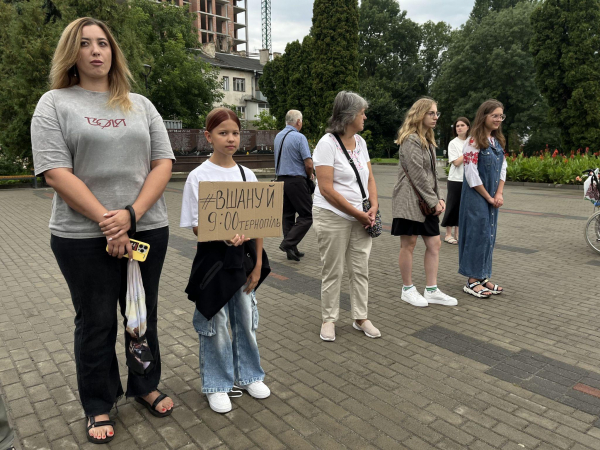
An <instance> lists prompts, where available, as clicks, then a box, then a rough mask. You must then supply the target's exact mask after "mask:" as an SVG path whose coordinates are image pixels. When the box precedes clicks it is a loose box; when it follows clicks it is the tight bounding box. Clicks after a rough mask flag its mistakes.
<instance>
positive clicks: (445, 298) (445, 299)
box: [423, 289, 458, 306]
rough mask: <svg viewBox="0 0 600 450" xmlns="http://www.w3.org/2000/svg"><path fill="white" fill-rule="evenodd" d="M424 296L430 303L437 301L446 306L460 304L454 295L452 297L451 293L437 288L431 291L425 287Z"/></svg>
mask: <svg viewBox="0 0 600 450" xmlns="http://www.w3.org/2000/svg"><path fill="white" fill-rule="evenodd" d="M423 296H424V297H425V300H427V302H428V303H435V304H437V305H444V306H456V305H458V300H456V299H455V298H454V297H450V296H449V295H446V294H444V293H443V292H442V291H440V290H439V289H436V290H435V291H433V292H429V291H428V290H427V289H425V292H423Z"/></svg>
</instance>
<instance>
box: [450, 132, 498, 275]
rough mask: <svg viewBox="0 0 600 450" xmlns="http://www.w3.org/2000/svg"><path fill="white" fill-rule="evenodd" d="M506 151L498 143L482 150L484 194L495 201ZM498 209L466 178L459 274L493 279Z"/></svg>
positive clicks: (480, 171) (461, 224) (481, 171)
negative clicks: (486, 193) (493, 256)
mask: <svg viewBox="0 0 600 450" xmlns="http://www.w3.org/2000/svg"><path fill="white" fill-rule="evenodd" d="M503 162H504V150H503V149H502V147H501V146H500V144H499V143H498V141H496V140H495V139H494V140H493V144H490V145H489V147H488V148H486V149H485V150H480V151H479V155H478V160H477V170H478V172H479V177H480V178H481V181H482V183H483V187H484V188H485V190H486V191H487V192H488V193H489V194H490V195H491V196H492V197H493V196H494V195H496V191H497V190H498V184H499V183H500V174H501V172H502V164H503ZM499 211H500V210H499V208H494V207H493V206H492V205H491V204H489V203H488V202H487V201H486V200H485V198H483V197H482V196H481V195H480V194H479V192H477V191H476V190H475V188H472V187H470V186H469V183H467V180H466V177H465V178H463V186H462V193H461V202H460V212H459V229H460V239H459V241H458V261H459V268H458V273H460V274H461V275H464V276H467V277H471V278H477V279H480V280H481V279H483V278H490V277H491V276H492V254H493V252H494V245H495V244H496V231H497V228H498V212H499Z"/></svg>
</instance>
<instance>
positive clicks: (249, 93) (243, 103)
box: [215, 67, 260, 120]
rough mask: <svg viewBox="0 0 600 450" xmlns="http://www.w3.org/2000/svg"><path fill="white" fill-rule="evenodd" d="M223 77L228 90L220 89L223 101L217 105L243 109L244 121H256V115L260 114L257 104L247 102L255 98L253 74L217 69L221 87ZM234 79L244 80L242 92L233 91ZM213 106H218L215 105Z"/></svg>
mask: <svg viewBox="0 0 600 450" xmlns="http://www.w3.org/2000/svg"><path fill="white" fill-rule="evenodd" d="M224 77H227V78H228V86H227V87H228V89H223V88H221V89H220V90H221V92H223V94H224V95H223V100H221V102H220V103H219V104H223V103H224V104H227V105H235V106H237V107H243V108H245V119H246V120H256V119H257V118H258V117H257V116H258V113H259V112H260V110H259V106H258V103H257V102H255V101H249V99H252V98H255V97H256V93H255V90H254V87H255V85H256V81H255V76H254V73H252V72H245V71H242V70H234V69H227V68H223V67H219V82H220V85H221V86H223V78H224ZM235 79H243V80H244V91H236V90H234V86H235ZM215 106H218V105H217V104H215Z"/></svg>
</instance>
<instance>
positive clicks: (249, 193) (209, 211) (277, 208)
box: [198, 181, 283, 242]
mask: <svg viewBox="0 0 600 450" xmlns="http://www.w3.org/2000/svg"><path fill="white" fill-rule="evenodd" d="M282 211H283V183H281V182H279V183H277V182H273V183H264V182H252V183H245V182H237V181H201V182H200V185H199V187H198V241H199V242H207V241H218V240H228V239H231V238H233V237H234V236H235V235H236V234H239V235H242V234H243V235H244V236H246V237H249V238H261V237H277V236H281V215H282Z"/></svg>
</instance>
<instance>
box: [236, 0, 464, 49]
mask: <svg viewBox="0 0 600 450" xmlns="http://www.w3.org/2000/svg"><path fill="white" fill-rule="evenodd" d="M246 1H247V3H248V22H249V29H248V34H249V39H250V43H249V46H248V49H249V50H250V52H256V51H258V50H259V49H260V48H261V47H262V35H261V30H262V28H261V22H260V16H261V14H260V4H261V0H246ZM473 3H475V1H474V0H401V1H400V7H401V8H402V9H403V10H405V11H406V12H407V16H408V17H409V18H410V19H412V20H414V21H415V22H419V23H423V22H427V21H428V20H433V21H434V22H439V21H441V20H443V21H445V22H448V23H449V24H450V25H452V27H453V28H458V27H459V26H460V25H462V24H463V23H464V22H465V21H466V20H467V18H468V16H469V13H470V12H471V9H472V8H473ZM312 7H313V0H271V39H272V41H273V51H275V52H283V51H284V50H285V46H286V44H287V43H288V42H291V41H295V40H296V39H298V40H300V41H301V40H302V38H303V37H304V36H306V35H307V34H308V30H309V29H310V27H311V25H312Z"/></svg>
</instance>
